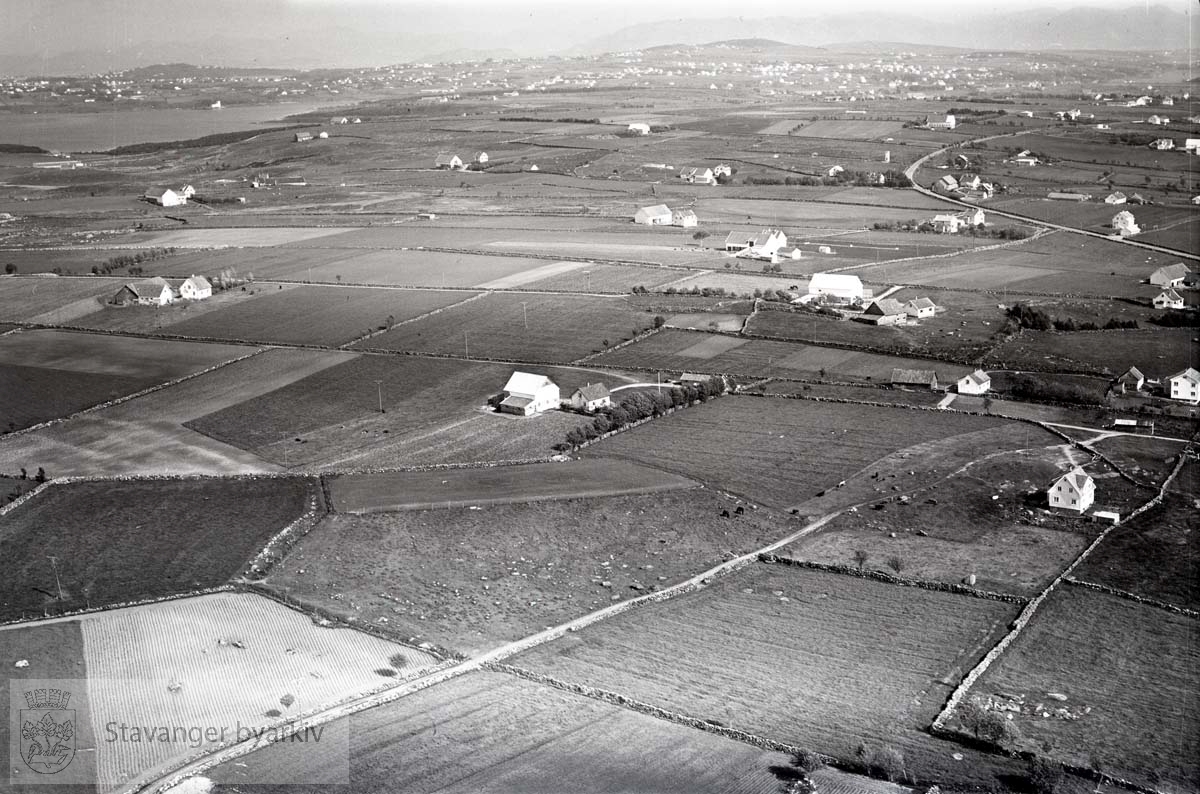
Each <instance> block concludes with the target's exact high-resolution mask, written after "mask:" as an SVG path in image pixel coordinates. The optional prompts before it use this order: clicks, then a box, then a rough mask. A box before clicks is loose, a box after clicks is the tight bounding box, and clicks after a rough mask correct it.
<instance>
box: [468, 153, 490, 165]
mask: <svg viewBox="0 0 1200 794" xmlns="http://www.w3.org/2000/svg"><path fill="white" fill-rule="evenodd" d="M471 161H472V162H475V163H479V164H480V165H485V164H486V163H487V161H488V153H487V152H475V154H474V155H473V156H472V157H471Z"/></svg>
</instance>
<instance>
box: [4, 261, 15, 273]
mask: <svg viewBox="0 0 1200 794" xmlns="http://www.w3.org/2000/svg"><path fill="white" fill-rule="evenodd" d="M4 272H5V273H7V274H8V275H10V276H11V275H12V274H13V273H16V272H17V266H16V265H14V264H13V263H12V262H9V263H8V264H7V265H5V266H4Z"/></svg>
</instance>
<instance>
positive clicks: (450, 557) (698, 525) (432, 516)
mask: <svg viewBox="0 0 1200 794" xmlns="http://www.w3.org/2000/svg"><path fill="white" fill-rule="evenodd" d="M335 499H336V497H335ZM722 511H728V512H730V513H731V514H732V513H734V511H735V502H734V500H733V499H731V498H729V497H725V496H721V495H718V494H715V493H712V492H710V491H707V490H702V491H695V490H692V491H673V492H663V493H657V494H647V495H633V496H614V497H606V498H584V499H560V500H554V501H537V502H526V503H509V504H482V505H476V506H473V507H450V508H439V509H434V510H406V511H403V512H396V513H390V514H375V515H365V516H355V515H349V514H342V513H338V514H334V515H331V516H329V517H327V518H326V519H325V520H324V521H322V522H321V524H320V525H319V526H318V527H317V528H316V529H314V530H313V531H311V532H310V533H309V534H308V535H306V536H305V538H304V540H302V541H301V542H300V543H299V544H298V545H297V546H296V547H295V549H293V551H292V552H291V553H290V554H289V555H288V556H287V558H286V559H285V560H283V562H281V563H280V564H279V565H277V566H276V568H275V570H274V572H273V573H272V574H271V576H270V577H269V578H268V579H267V583H268V585H269V586H270V587H272V588H273V589H274V590H276V591H278V592H280V593H281V594H284V595H286V596H287V597H289V598H298V599H300V600H301V601H302V602H306V603H315V604H317V605H319V606H321V607H323V608H326V609H329V610H332V611H333V612H335V613H337V614H339V615H343V616H344V617H348V618H349V617H353V618H355V619H358V620H365V621H369V622H379V623H384V621H386V623H385V625H387V626H388V627H389V628H390V629H392V630H394V631H397V632H401V636H414V637H418V638H420V639H422V640H431V641H433V642H435V643H437V644H439V645H444V646H448V647H453V648H456V649H459V650H462V651H466V652H471V653H474V652H478V651H481V650H484V649H487V648H490V647H494V646H495V645H498V644H500V643H502V642H506V641H511V640H515V639H518V638H520V637H523V636H525V635H527V634H530V633H533V632H535V631H538V630H540V629H542V628H544V627H546V626H553V625H557V624H559V623H562V622H565V621H567V620H570V619H572V618H576V617H579V616H580V615H582V614H585V613H587V612H590V611H592V610H594V609H599V608H600V607H603V606H607V605H608V604H609V603H610V602H611V601H619V600H623V599H627V598H633V597H635V596H637V595H638V594H639V593H640V592H645V591H649V590H652V589H656V588H658V587H665V586H668V585H671V584H674V583H676V582H678V581H680V580H682V579H685V578H687V577H688V576H693V575H695V574H697V573H699V572H700V571H703V570H705V569H706V568H708V567H711V566H712V565H715V564H716V563H717V562H719V561H720V560H721V559H722V558H723V557H724V556H725V555H727V554H730V553H734V552H746V551H750V550H752V549H755V548H758V547H760V546H762V545H764V544H765V543H767V542H769V541H770V540H772V539H774V538H776V537H778V536H779V535H781V534H783V533H785V532H787V531H788V526H789V524H788V522H785V521H782V520H781V519H780V518H779V517H778V516H770V515H767V514H765V513H764V512H762V511H753V510H751V511H748V512H746V513H745V514H744V515H740V516H735V517H729V518H725V517H722V516H721V512H722ZM568 527H569V531H567V529H566V528H568ZM635 586H636V587H635Z"/></svg>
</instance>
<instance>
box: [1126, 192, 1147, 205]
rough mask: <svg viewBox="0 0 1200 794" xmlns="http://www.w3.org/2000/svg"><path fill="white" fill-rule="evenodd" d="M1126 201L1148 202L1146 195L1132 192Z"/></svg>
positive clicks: (1132, 202) (1133, 202) (1134, 202)
mask: <svg viewBox="0 0 1200 794" xmlns="http://www.w3.org/2000/svg"><path fill="white" fill-rule="evenodd" d="M1128 203H1130V204H1149V203H1150V202H1149V201H1147V200H1146V197H1145V196H1143V195H1142V194H1141V193H1134V194H1133V195H1131V196H1130V197H1129V202H1128Z"/></svg>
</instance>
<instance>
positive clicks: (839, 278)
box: [808, 273, 864, 301]
mask: <svg viewBox="0 0 1200 794" xmlns="http://www.w3.org/2000/svg"><path fill="white" fill-rule="evenodd" d="M808 292H809V294H810V295H825V296H828V297H831V298H839V299H841V300H844V301H855V300H862V299H863V294H864V293H863V284H862V280H861V279H860V278H859V277H858V276H850V275H847V274H845V273H813V277H812V280H811V281H810V282H809V283H808Z"/></svg>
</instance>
